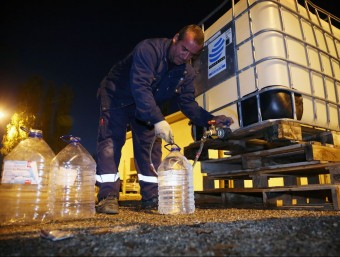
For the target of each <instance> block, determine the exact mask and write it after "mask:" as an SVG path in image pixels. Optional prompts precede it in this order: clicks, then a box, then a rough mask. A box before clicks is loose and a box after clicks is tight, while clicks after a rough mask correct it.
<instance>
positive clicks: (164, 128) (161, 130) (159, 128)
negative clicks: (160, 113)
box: [155, 120, 174, 144]
mask: <svg viewBox="0 0 340 257" xmlns="http://www.w3.org/2000/svg"><path fill="white" fill-rule="evenodd" d="M155 135H156V137H159V138H162V139H164V141H166V142H167V143H169V144H173V143H174V135H173V133H172V130H171V127H170V125H169V123H167V122H166V121H165V120H162V121H160V122H157V123H156V124H155Z"/></svg>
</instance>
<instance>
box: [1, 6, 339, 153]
mask: <svg viewBox="0 0 340 257" xmlns="http://www.w3.org/2000/svg"><path fill="white" fill-rule="evenodd" d="M223 2H224V1H222V0H207V1H197V0H181V1H180V0H173V1H165V0H164V1H163V0H158V1H156V0H152V1H150V0H149V1H148V0H144V1H141V0H140V1H131V0H124V1H116V0H112V1H109V0H96V1H94V0H93V1H71V0H69V1H16V0H12V1H3V2H2V4H1V7H0V110H1V109H3V110H5V111H7V112H8V113H9V114H13V113H14V112H15V106H16V101H15V94H16V93H17V89H18V86H19V85H20V84H22V83H25V82H26V81H27V80H28V79H29V78H30V77H32V76H33V75H39V76H41V77H42V78H43V79H44V80H45V81H46V82H49V81H52V82H54V83H55V84H56V85H58V86H61V85H62V84H67V85H69V86H71V87H72V89H73V91H74V95H75V98H74V104H73V109H72V118H73V129H72V135H74V136H78V137H81V139H82V141H81V142H82V144H83V145H84V147H85V148H86V149H87V150H88V151H89V152H90V153H94V152H95V144H96V134H97V119H98V107H97V102H96V91H97V88H98V86H99V83H100V81H101V79H102V78H103V76H104V75H105V74H106V73H107V72H108V71H109V69H110V68H111V66H112V65H113V64H114V63H115V62H116V61H118V60H119V59H121V58H122V57H124V56H125V55H126V54H128V52H129V51H130V50H131V49H132V48H133V46H134V45H135V44H136V43H137V42H139V41H140V40H142V39H144V38H149V37H169V38H171V37H172V36H173V35H174V34H175V33H176V32H177V31H178V30H179V29H180V28H181V27H183V26H185V25H187V24H191V23H199V22H200V21H201V20H202V19H203V18H205V17H206V16H207V15H208V14H209V13H211V12H212V11H213V10H214V9H215V8H216V7H218V6H219V5H220V4H221V3H223ZM313 2H314V3H315V4H317V5H319V6H320V7H322V8H324V9H326V10H328V11H331V12H333V13H334V14H336V13H335V10H336V9H335V7H334V5H335V1H322V0H318V1H313ZM32 93H34V92H32ZM8 121H9V118H8ZM7 123H8V122H7ZM7 123H6V124H7ZM0 125H1V127H2V131H4V127H5V124H4V121H2V122H1V123H0ZM1 136H2V135H1Z"/></svg>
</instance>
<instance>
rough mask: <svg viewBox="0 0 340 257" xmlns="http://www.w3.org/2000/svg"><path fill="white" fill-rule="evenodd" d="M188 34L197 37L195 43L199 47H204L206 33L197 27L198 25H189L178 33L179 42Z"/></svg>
mask: <svg viewBox="0 0 340 257" xmlns="http://www.w3.org/2000/svg"><path fill="white" fill-rule="evenodd" d="M188 32H192V33H193V34H194V35H195V37H194V40H195V43H196V44H198V45H203V44H204V32H203V30H202V29H201V27H200V26H198V25H196V24H190V25H187V26H185V27H183V28H182V29H181V30H180V31H179V32H178V40H179V41H181V40H183V39H184V37H185V35H186V34H187V33H188Z"/></svg>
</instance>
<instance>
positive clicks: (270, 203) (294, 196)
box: [195, 185, 340, 211]
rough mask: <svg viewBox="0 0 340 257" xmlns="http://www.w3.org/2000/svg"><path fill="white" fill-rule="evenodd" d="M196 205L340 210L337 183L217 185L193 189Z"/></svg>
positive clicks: (339, 194) (339, 193)
mask: <svg viewBox="0 0 340 257" xmlns="http://www.w3.org/2000/svg"><path fill="white" fill-rule="evenodd" d="M195 202H196V206H197V207H199V208H204V207H207V206H209V207H210V206H212V205H213V206H215V207H220V208H223V207H224V208H261V209H296V210H298V209H310V210H335V211H339V210H340V185H308V186H297V187H277V188H266V189H259V188H220V189H212V190H204V191H197V192H195Z"/></svg>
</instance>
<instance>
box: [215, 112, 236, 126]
mask: <svg viewBox="0 0 340 257" xmlns="http://www.w3.org/2000/svg"><path fill="white" fill-rule="evenodd" d="M213 120H215V122H216V127H222V126H228V127H229V126H230V125H231V124H233V123H234V120H233V118H231V117H227V116H225V115H217V116H214V118H213Z"/></svg>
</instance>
